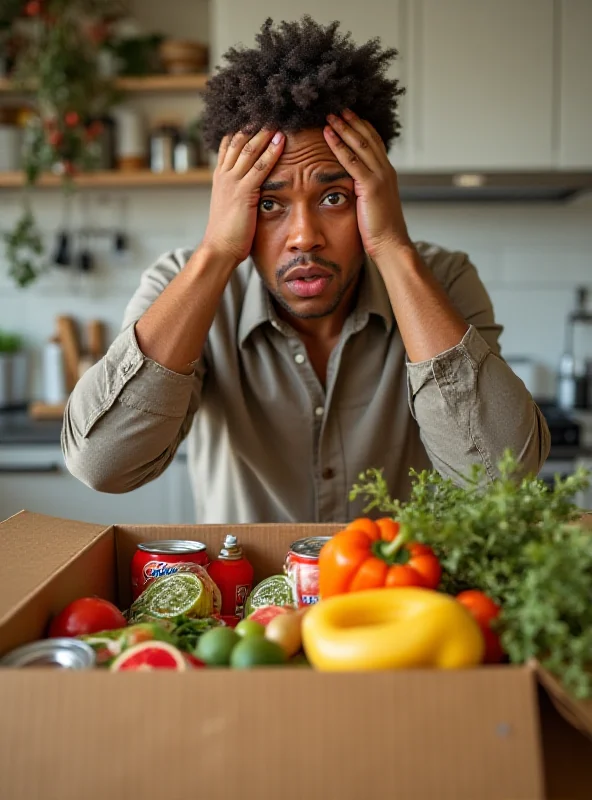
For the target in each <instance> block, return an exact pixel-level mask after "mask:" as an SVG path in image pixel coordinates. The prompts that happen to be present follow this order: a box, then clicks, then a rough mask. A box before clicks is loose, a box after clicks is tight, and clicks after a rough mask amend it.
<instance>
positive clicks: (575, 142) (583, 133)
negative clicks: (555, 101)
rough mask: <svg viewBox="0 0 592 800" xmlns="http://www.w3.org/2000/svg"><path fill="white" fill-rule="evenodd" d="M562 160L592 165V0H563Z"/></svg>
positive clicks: (567, 163) (562, 163)
mask: <svg viewBox="0 0 592 800" xmlns="http://www.w3.org/2000/svg"><path fill="white" fill-rule="evenodd" d="M560 10H561V13H560V26H559V33H560V37H561V38H560V43H561V44H560V66H559V78H560V84H559V110H560V121H559V163H560V166H561V167H563V168H566V169H592V46H591V45H592V0H561V4H560Z"/></svg>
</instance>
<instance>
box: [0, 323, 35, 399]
mask: <svg viewBox="0 0 592 800" xmlns="http://www.w3.org/2000/svg"><path fill="white" fill-rule="evenodd" d="M28 377H29V376H28V359H27V353H26V352H25V350H24V348H23V342H22V339H21V337H20V336H18V335H17V334H14V333H8V332H5V331H2V330H0V408H2V409H5V408H12V407H17V406H22V405H25V404H26V403H27V400H28V397H27V389H28Z"/></svg>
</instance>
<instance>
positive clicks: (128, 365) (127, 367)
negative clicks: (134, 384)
mask: <svg viewBox="0 0 592 800" xmlns="http://www.w3.org/2000/svg"><path fill="white" fill-rule="evenodd" d="M130 368H131V364H124V365H123V367H122V368H121V371H122V372H123V374H124V375H127V373H128V372H129V371H130Z"/></svg>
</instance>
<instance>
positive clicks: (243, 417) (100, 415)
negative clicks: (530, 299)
mask: <svg viewBox="0 0 592 800" xmlns="http://www.w3.org/2000/svg"><path fill="white" fill-rule="evenodd" d="M416 246H417V249H418V251H419V253H420V255H421V256H422V258H423V260H424V262H425V263H426V265H427V266H428V268H429V269H431V270H432V272H433V274H434V275H435V277H436V278H437V279H438V280H439V281H440V283H441V284H442V286H443V287H444V289H445V291H446V292H447V294H448V296H449V298H450V300H451V302H452V304H453V305H454V306H455V307H456V308H457V309H458V311H459V312H460V313H461V315H462V316H463V317H464V319H465V320H466V321H467V323H468V324H469V325H470V327H469V329H468V331H467V333H466V335H465V336H464V337H463V339H462V341H461V342H460V343H459V344H458V345H457V346H456V347H453V348H452V349H450V350H448V351H446V352H444V353H441V354H439V355H438V356H436V357H435V358H432V359H430V360H429V361H424V362H420V363H409V362H408V360H407V359H406V354H405V347H404V344H403V340H402V338H401V335H400V333H399V330H398V327H397V323H396V319H395V317H394V314H393V310H392V307H391V304H390V301H389V298H388V294H387V292H386V288H385V286H384V283H383V280H382V278H381V276H380V273H379V272H378V270H377V268H376V266H375V265H374V264H373V263H372V262H371V261H370V260H369V259H367V260H366V264H365V267H364V270H363V273H362V282H361V286H360V291H359V293H358V300H357V305H356V307H355V308H354V309H353V310H352V312H351V314H350V315H349V316H348V318H347V320H346V322H345V324H344V327H343V330H342V332H341V336H340V338H339V341H338V344H337V345H336V347H335V348H334V350H333V351H332V353H331V356H330V359H329V364H328V370H327V379H326V386H323V385H322V384H321V382H320V381H319V379H318V377H317V375H316V373H315V371H314V369H313V367H312V364H311V363H310V360H309V358H308V354H307V351H306V348H305V346H304V344H303V342H302V341H301V339H300V338H299V337H298V335H297V333H296V332H295V331H294V330H293V329H292V328H291V327H290V325H289V324H287V323H286V322H284V321H282V320H281V319H280V318H279V317H278V316H277V314H276V313H275V310H274V306H273V304H272V302H271V299H270V296H269V293H268V292H267V290H266V289H265V287H264V285H263V284H262V282H261V280H260V278H259V275H258V273H257V271H256V269H255V267H254V265H253V264H252V262H251V261H250V260H248V261H246V262H244V263H243V264H241V265H240V266H239V267H238V268H237V269H236V270H235V272H234V273H233V275H232V277H231V280H230V282H229V284H228V286H227V288H226V290H225V292H224V294H223V297H222V300H221V302H220V305H219V307H218V309H217V313H216V316H215V319H214V322H213V324H212V326H211V329H210V331H209V335H208V338H207V341H206V344H205V347H204V351H203V353H202V357H201V358H200V360H199V361H198V362H197V363H196V364H195V370H194V373H193V374H192V375H180V374H177V373H174V372H171V371H170V370H168V369H166V368H165V367H163V366H161V365H159V364H157V363H155V362H154V361H152V360H151V359H149V358H147V357H146V356H144V354H143V353H142V352H141V350H140V349H139V347H138V344H137V341H136V338H135V333H134V323H135V322H136V321H137V320H138V319H139V318H140V316H141V315H142V314H143V312H144V311H145V310H146V309H147V308H148V307H149V306H150V305H151V303H152V302H154V300H155V299H156V298H157V297H158V295H159V294H160V292H161V291H162V290H163V289H164V288H165V287H166V285H167V284H168V283H169V282H170V281H171V280H172V279H173V278H174V276H175V275H176V274H177V273H178V272H179V271H180V270H181V269H182V268H183V266H184V264H185V263H186V262H187V260H188V259H189V257H190V255H191V252H190V251H184V250H178V251H175V252H173V253H170V254H168V255H165V256H163V257H162V258H161V259H159V261H158V262H157V263H156V264H154V265H153V266H152V267H151V268H150V269H148V270H147V271H146V272H145V273H144V275H143V276H142V280H141V284H140V287H139V289H138V290H137V292H136V293H135V295H134V297H133V298H132V300H131V302H130V303H129V306H128V308H127V311H126V314H125V319H124V323H123V328H122V331H121V333H120V334H119V335H118V337H117V338H116V339H115V341H114V342H113V344H112V345H111V347H110V348H109V350H108V352H107V354H106V355H105V357H104V358H103V359H102V361H100V362H99V363H98V364H96V365H95V366H94V367H92V368H91V369H90V370H89V371H88V372H86V373H85V374H84V375H83V376H82V378H81V379H80V381H79V382H78V384H77V386H76V387H75V389H74V391H73V393H72V395H71V397H70V399H69V402H68V405H67V409H66V413H65V417H64V426H63V433H62V447H63V452H64V455H65V459H66V463H67V465H68V467H69V469H70V471H71V472H72V473H73V474H74V475H76V476H78V477H79V478H80V479H81V480H82V481H84V482H85V483H87V484H88V485H90V486H93V487H95V488H96V489H98V490H101V491H106V492H125V491H129V490H131V489H134V488H135V487H137V486H140V485H142V484H144V483H146V482H148V481H150V480H152V479H154V478H156V477H157V476H158V475H160V474H161V473H162V471H163V470H164V469H165V468H166V466H167V464H169V463H170V461H171V459H172V458H173V457H174V455H175V452H176V450H177V448H178V446H179V444H180V443H181V441H182V440H184V439H187V442H188V465H189V471H190V476H191V482H192V487H193V492H194V497H195V517H196V521H198V522H205V523H230V522H238V523H247V522H281V521H290V522H329V521H337V522H341V521H346V520H349V519H352V518H353V517H355V516H357V515H359V514H360V513H361V511H362V501H361V500H356V501H355V502H352V501H350V499H349V491H350V488H351V486H352V484H353V483H354V482H355V481H356V480H357V478H358V475H359V473H360V472H361V471H362V470H365V469H366V468H368V467H379V468H383V470H384V474H385V477H386V480H387V482H388V485H389V488H390V491H391V493H392V495H393V496H395V497H400V498H402V499H405V498H406V497H407V496H408V493H409V488H410V478H409V469H410V468H411V467H414V468H415V469H418V470H419V469H423V468H429V467H431V466H433V467H435V468H436V469H437V470H439V471H440V473H442V474H443V475H445V476H449V477H452V478H453V479H455V480H456V481H459V482H460V481H462V476H463V475H464V474H466V473H467V472H468V471H469V470H470V468H471V465H472V464H475V463H478V464H482V465H483V466H484V467H485V470H486V474H487V476H488V477H489V478H491V479H493V478H494V477H495V476H496V475H497V463H498V461H499V459H500V457H501V456H502V454H503V451H504V449H505V448H507V447H510V448H512V450H513V451H514V453H515V454H516V455H517V456H518V457H519V458H520V460H521V461H522V463H523V464H524V468H525V469H527V470H528V471H531V472H537V471H538V470H539V469H540V467H541V466H542V463H543V462H544V460H545V458H546V456H547V454H548V450H549V433H548V429H547V426H546V424H545V421H544V419H543V417H542V415H541V413H540V411H539V409H538V408H537V406H536V405H535V403H534V402H533V400H532V397H531V396H530V394H529V393H528V391H527V390H526V388H525V386H524V384H523V383H522V382H521V381H520V380H519V378H518V377H517V376H516V375H514V373H513V372H512V370H511V369H510V367H509V366H508V365H507V364H506V362H505V361H504V360H503V359H502V358H501V356H500V348H499V344H498V338H499V335H500V333H501V330H502V329H501V326H499V325H497V324H496V323H495V321H494V314H493V309H492V306H491V302H490V300H489V297H488V295H487V292H486V291H485V288H484V287H483V284H482V283H481V281H480V279H479V277H478V275H477V272H476V270H475V268H474V266H473V265H472V264H471V262H470V261H469V259H468V257H467V256H466V255H465V254H464V253H458V252H448V251H446V250H443V249H442V248H439V247H436V246H434V245H429V244H426V243H417V244H416Z"/></svg>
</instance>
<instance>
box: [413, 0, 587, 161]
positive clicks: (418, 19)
mask: <svg viewBox="0 0 592 800" xmlns="http://www.w3.org/2000/svg"><path fill="white" fill-rule="evenodd" d="M566 2H567V3H568V4H571V2H572V0H566ZM582 3H583V4H584V3H588V4H590V3H589V2H588V0H582ZM553 7H554V3H553V0H409V4H408V8H409V49H410V52H409V60H410V64H409V68H408V74H407V81H408V92H409V97H408V104H409V115H410V118H411V122H412V126H413V128H412V130H413V153H412V156H411V158H412V164H413V167H414V168H419V169H435V170H460V169H462V170H466V169H471V168H474V169H479V170H485V169H491V170H495V169H499V170H509V169H535V168H550V167H552V166H553V165H554V159H555V153H554V149H553V145H554V142H553V115H554V108H553V104H554V102H556V99H555V98H554V95H553V86H554V61H553V55H554V47H553V45H554V18H553ZM582 35H583V34H582ZM588 38H589V37H588ZM589 58H590V56H588V59H589Z"/></svg>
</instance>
